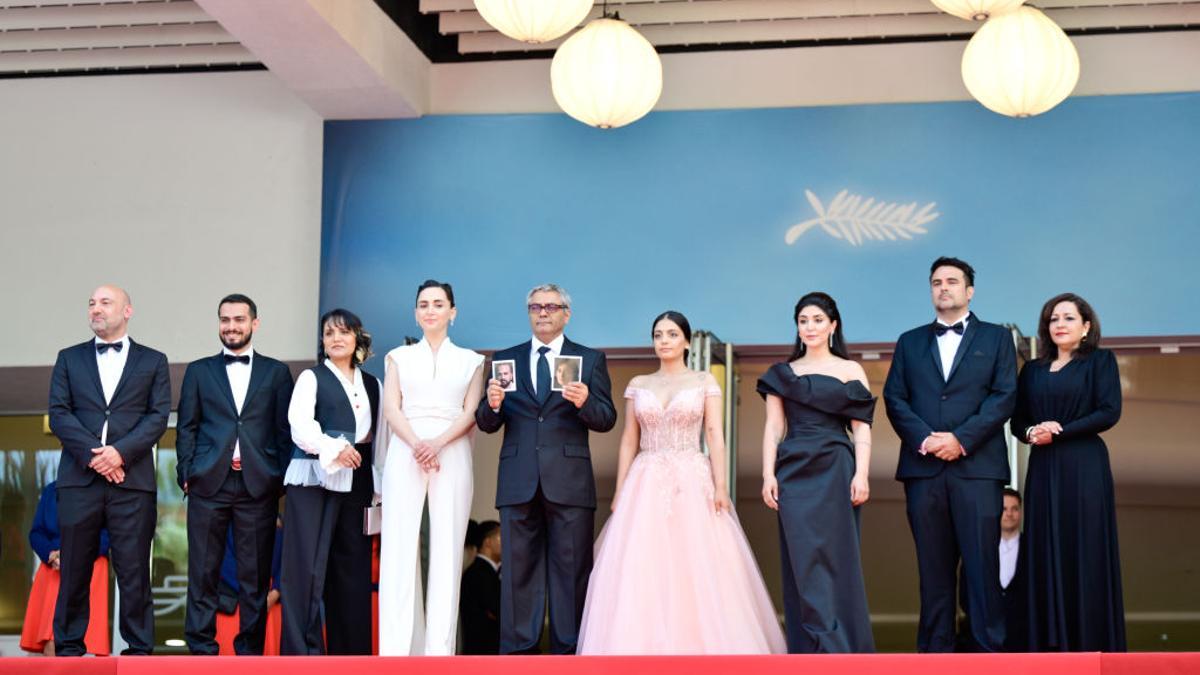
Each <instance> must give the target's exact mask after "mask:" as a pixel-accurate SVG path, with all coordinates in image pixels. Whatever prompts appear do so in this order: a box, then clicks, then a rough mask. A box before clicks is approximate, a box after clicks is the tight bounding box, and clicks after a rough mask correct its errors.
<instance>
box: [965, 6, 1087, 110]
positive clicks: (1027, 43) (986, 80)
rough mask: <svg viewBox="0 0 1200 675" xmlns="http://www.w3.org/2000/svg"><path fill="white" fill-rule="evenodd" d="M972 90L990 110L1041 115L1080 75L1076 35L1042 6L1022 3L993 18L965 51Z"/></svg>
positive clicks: (967, 82) (973, 94)
mask: <svg viewBox="0 0 1200 675" xmlns="http://www.w3.org/2000/svg"><path fill="white" fill-rule="evenodd" d="M962 77H963V82H964V83H965V84H966V85H967V90H968V91H970V92H971V95H972V96H974V97H975V99H976V100H978V101H979V102H980V103H982V104H983V105H984V107H986V108H987V109H989V110H992V111H995V112H998V113H1000V114H1001V115H1008V116H1010V117H1029V116H1031V115H1038V114H1041V113H1044V112H1046V111H1047V110H1049V109H1051V108H1053V107H1054V106H1056V105H1058V104H1059V103H1061V102H1062V101H1063V99H1065V98H1066V97H1067V96H1069V95H1070V94H1071V91H1072V90H1074V89H1075V84H1076V83H1077V82H1078V81H1079V54H1078V52H1076V51H1075V45H1074V44H1072V43H1071V38H1069V37H1067V34H1066V33H1064V32H1063V30H1062V29H1061V28H1059V27H1058V24H1056V23H1054V22H1053V21H1051V20H1050V19H1049V18H1048V17H1047V16H1046V15H1045V14H1043V13H1042V12H1041V11H1040V10H1037V9H1034V8H1033V7H1020V8H1018V9H1016V10H1013V11H1012V12H1009V13H1007V14H999V15H997V16H993V17H992V18H990V19H988V20H987V22H986V23H984V24H983V25H982V26H980V28H979V30H978V31H976V32H975V36H974V37H972V38H971V41H970V42H968V43H967V48H966V49H965V50H964V51H963V59H962Z"/></svg>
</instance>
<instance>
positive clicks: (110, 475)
mask: <svg viewBox="0 0 1200 675" xmlns="http://www.w3.org/2000/svg"><path fill="white" fill-rule="evenodd" d="M124 466H125V460H124V459H122V458H121V453H119V452H117V449H116V448H114V447H113V446H111V445H106V446H104V447H100V448H92V461H91V462H88V468H90V469H92V470H93V471H95V472H96V473H98V474H100V475H101V476H104V479H105V480H107V481H108V482H110V483H117V484H119V483H124V482H125V469H124V468H122V467H124Z"/></svg>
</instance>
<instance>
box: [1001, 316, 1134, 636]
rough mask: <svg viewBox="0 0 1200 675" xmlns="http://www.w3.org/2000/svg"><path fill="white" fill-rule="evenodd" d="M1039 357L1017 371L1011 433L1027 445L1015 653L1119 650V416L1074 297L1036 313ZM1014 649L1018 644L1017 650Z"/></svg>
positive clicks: (1116, 393)
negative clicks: (1111, 451)
mask: <svg viewBox="0 0 1200 675" xmlns="http://www.w3.org/2000/svg"><path fill="white" fill-rule="evenodd" d="M1038 334H1039V337H1040V338H1041V343H1042V347H1043V348H1042V354H1041V358H1039V359H1037V360H1036V361H1031V362H1029V363H1027V364H1026V365H1025V367H1024V368H1023V369H1022V370H1021V375H1020V378H1019V380H1018V384H1017V408H1016V411H1015V412H1014V413H1013V418H1012V429H1013V432H1014V433H1016V434H1020V435H1022V436H1023V437H1024V438H1025V439H1026V440H1027V441H1030V442H1031V445H1032V448H1031V452H1030V457H1029V470H1028V472H1027V474H1026V479H1025V531H1024V534H1023V536H1022V539H1021V549H1020V556H1021V561H1020V563H1019V564H1020V567H1019V569H1021V570H1022V574H1023V575H1024V578H1025V588H1026V590H1025V593H1024V595H1023V597H1022V598H1021V600H1022V601H1023V604H1025V605H1026V606H1025V608H1024V610H1025V611H1024V612H1023V618H1024V620H1025V621H1026V622H1027V624H1028V625H1027V628H1026V630H1024V631H1023V633H1024V635H1021V636H1018V638H1019V639H1021V638H1023V639H1024V640H1025V641H1026V642H1025V644H1023V645H1020V646H1021V647H1023V648H1025V649H1027V650H1029V651H1104V652H1115V651H1125V612H1124V603H1123V600H1122V597H1121V564H1120V557H1119V548H1118V546H1117V517H1116V505H1115V499H1114V496H1113V477H1112V469H1111V468H1110V466H1109V460H1108V447H1107V446H1106V445H1105V444H1104V440H1103V439H1102V438H1100V436H1099V434H1100V432H1102V431H1106V430H1108V429H1110V428H1112V427H1113V425H1115V424H1116V423H1117V420H1118V419H1120V416H1121V381H1120V374H1119V373H1118V371H1117V361H1116V357H1114V356H1113V353H1112V352H1111V351H1108V350H1106V349H1097V348H1096V346H1097V344H1098V343H1099V341H1100V322H1099V319H1098V318H1097V317H1096V316H1095V313H1094V312H1093V311H1092V308H1091V307H1090V306H1089V305H1088V304H1087V302H1086V301H1085V300H1084V299H1083V298H1080V297H1079V296H1076V295H1073V294H1063V295H1060V296H1057V297H1055V298H1052V299H1051V300H1050V301H1049V302H1047V303H1046V306H1045V307H1044V308H1043V309H1042V316H1041V321H1040V323H1039V327H1038ZM1018 644H1020V643H1018Z"/></svg>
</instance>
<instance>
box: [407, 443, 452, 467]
mask: <svg viewBox="0 0 1200 675" xmlns="http://www.w3.org/2000/svg"><path fill="white" fill-rule="evenodd" d="M444 447H446V441H444V440H442V437H441V436H436V437H434V438H422V439H421V440H419V441H417V443H416V445H414V446H413V449H412V454H413V459H414V460H416V462H417V464H419V465H420V466H421V470H422V471H425V472H426V473H429V472H431V471H437V470H438V469H441V468H442V465H441V463H440V462H438V453H440V452H441V451H442V448H444Z"/></svg>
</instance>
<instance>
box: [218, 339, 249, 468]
mask: <svg viewBox="0 0 1200 675" xmlns="http://www.w3.org/2000/svg"><path fill="white" fill-rule="evenodd" d="M221 353H223V354H229V355H230V356H249V357H250V362H249V363H241V362H240V361H227V362H226V363H225V375H226V376H228V377H229V388H230V389H231V390H232V393H233V405H234V407H236V408H237V413H238V415H241V414H242V406H243V405H245V403H246V390H247V389H249V388H250V370H251V367H252V366H253V365H254V348H253V347H251V348H250V349H247V350H246V352H245V353H244V354H234V353H233V352H232V351H231V350H230V349H229V348H228V347H225V348H224V349H222V350H221ZM241 459H242V442H241V440H235V441H234V442H233V461H235V462H239V461H241Z"/></svg>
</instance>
